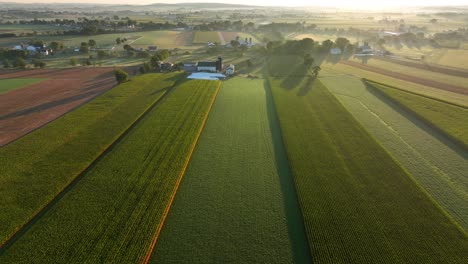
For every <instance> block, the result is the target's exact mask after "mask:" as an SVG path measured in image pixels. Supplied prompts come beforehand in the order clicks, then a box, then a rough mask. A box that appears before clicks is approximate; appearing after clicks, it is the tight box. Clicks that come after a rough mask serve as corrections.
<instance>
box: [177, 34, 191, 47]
mask: <svg viewBox="0 0 468 264" xmlns="http://www.w3.org/2000/svg"><path fill="white" fill-rule="evenodd" d="M192 41H193V32H191V31H189V32H182V33H180V34H177V36H176V39H175V45H176V46H190V45H192Z"/></svg>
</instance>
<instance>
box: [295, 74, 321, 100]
mask: <svg viewBox="0 0 468 264" xmlns="http://www.w3.org/2000/svg"><path fill="white" fill-rule="evenodd" d="M316 79H317V76H314V75H312V76H310V75H309V76H307V80H306V81H305V82H304V83H303V84H302V85H301V87H300V88H299V91H298V92H297V96H305V95H307V93H309V91H310V90H311V89H312V87H313V86H314V83H315V80H316Z"/></svg>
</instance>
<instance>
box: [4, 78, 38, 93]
mask: <svg viewBox="0 0 468 264" xmlns="http://www.w3.org/2000/svg"><path fill="white" fill-rule="evenodd" d="M43 80H45V79H44V78H24V79H0V95H1V94H4V93H7V92H9V91H13V90H17V89H21V88H24V87H27V86H29V85H31V84H34V83H38V82H41V81H43Z"/></svg>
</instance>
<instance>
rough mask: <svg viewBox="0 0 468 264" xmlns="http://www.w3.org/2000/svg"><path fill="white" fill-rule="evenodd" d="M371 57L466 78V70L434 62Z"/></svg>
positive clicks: (467, 74)
mask: <svg viewBox="0 0 468 264" xmlns="http://www.w3.org/2000/svg"><path fill="white" fill-rule="evenodd" d="M373 59H378V60H382V61H388V62H391V63H395V64H400V65H403V66H408V67H412V68H417V69H422V70H427V71H433V72H438V73H443V74H448V75H453V76H458V77H464V78H468V71H466V70H463V69H457V68H449V67H444V66H439V65H434V64H422V63H417V62H411V61H404V60H398V59H392V58H388V57H379V56H376V57H373Z"/></svg>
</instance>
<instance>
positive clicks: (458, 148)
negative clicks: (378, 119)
mask: <svg viewBox="0 0 468 264" xmlns="http://www.w3.org/2000/svg"><path fill="white" fill-rule="evenodd" d="M363 83H364V85H365V87H366V89H367V90H368V91H369V92H370V93H371V94H373V95H374V96H376V97H377V98H379V99H380V100H381V101H382V102H384V103H385V104H387V105H388V106H390V107H391V108H392V109H393V110H395V111H396V112H397V113H399V114H400V115H402V116H404V117H405V118H406V119H408V120H409V121H410V122H411V123H413V124H414V125H415V126H417V127H418V128H420V129H421V130H423V131H425V132H427V133H428V134H430V135H431V136H433V137H434V138H435V139H437V140H438V141H439V142H441V143H442V144H444V145H446V146H447V147H449V148H450V149H451V150H453V151H454V152H456V153H457V154H458V155H459V156H461V157H463V158H464V159H465V160H468V149H467V148H466V147H465V146H464V145H463V143H461V142H458V141H457V139H454V138H452V137H450V136H449V135H447V134H446V133H445V132H443V131H442V130H441V129H440V128H438V127H436V126H434V125H431V124H429V123H428V122H426V121H424V120H423V119H421V118H420V117H419V116H418V115H417V114H415V113H412V112H411V111H409V110H407V109H405V108H404V106H401V105H399V104H398V103H396V102H394V101H393V100H392V99H391V98H388V97H387V96H386V95H385V94H383V93H382V92H380V90H378V88H375V87H373V86H372V85H370V84H368V83H366V82H365V81H363Z"/></svg>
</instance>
